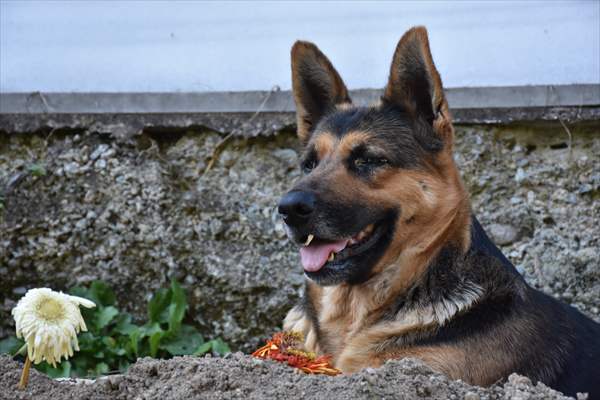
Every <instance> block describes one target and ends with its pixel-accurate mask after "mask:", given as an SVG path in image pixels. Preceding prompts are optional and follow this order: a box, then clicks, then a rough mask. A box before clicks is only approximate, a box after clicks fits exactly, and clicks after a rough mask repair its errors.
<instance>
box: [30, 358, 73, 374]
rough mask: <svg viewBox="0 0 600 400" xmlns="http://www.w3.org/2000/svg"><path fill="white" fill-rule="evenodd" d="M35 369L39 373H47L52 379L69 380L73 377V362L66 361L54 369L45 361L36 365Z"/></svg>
mask: <svg viewBox="0 0 600 400" xmlns="http://www.w3.org/2000/svg"><path fill="white" fill-rule="evenodd" d="M35 368H36V369H37V370H38V371H41V372H43V373H45V374H46V375H48V376H49V377H50V378H52V379H56V378H67V377H69V376H71V362H70V361H66V360H65V361H63V362H61V363H59V364H57V365H56V367H53V366H52V365H50V364H48V363H47V362H45V361H44V362H42V363H40V364H38V365H36V366H35Z"/></svg>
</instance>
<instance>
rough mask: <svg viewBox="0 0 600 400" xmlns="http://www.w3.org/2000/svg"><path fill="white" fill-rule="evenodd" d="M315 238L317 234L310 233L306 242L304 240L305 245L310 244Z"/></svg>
mask: <svg viewBox="0 0 600 400" xmlns="http://www.w3.org/2000/svg"><path fill="white" fill-rule="evenodd" d="M314 238H315V235H308V237H307V238H306V242H304V246H305V247H306V246H308V245H309V244H310V242H312V240H313V239H314Z"/></svg>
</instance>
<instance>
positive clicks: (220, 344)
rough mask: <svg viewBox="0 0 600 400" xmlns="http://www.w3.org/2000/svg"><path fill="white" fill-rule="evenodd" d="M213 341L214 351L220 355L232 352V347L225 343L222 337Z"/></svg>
mask: <svg viewBox="0 0 600 400" xmlns="http://www.w3.org/2000/svg"><path fill="white" fill-rule="evenodd" d="M211 342H212V349H213V351H214V352H215V353H217V354H218V355H220V356H224V355H225V354H227V353H231V349H230V348H229V346H228V345H227V343H225V342H224V341H223V340H221V339H220V338H217V339H213V340H211Z"/></svg>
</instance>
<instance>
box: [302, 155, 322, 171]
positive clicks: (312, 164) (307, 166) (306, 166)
mask: <svg viewBox="0 0 600 400" xmlns="http://www.w3.org/2000/svg"><path fill="white" fill-rule="evenodd" d="M317 164H318V162H317V160H316V159H315V158H309V159H308V160H305V161H304V162H302V165H301V168H302V171H303V172H304V173H305V174H310V172H311V171H312V170H313V169H315V168H316V166H317Z"/></svg>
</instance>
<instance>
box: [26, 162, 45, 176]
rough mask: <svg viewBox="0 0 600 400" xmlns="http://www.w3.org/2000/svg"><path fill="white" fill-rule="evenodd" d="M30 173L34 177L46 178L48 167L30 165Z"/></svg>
mask: <svg viewBox="0 0 600 400" xmlns="http://www.w3.org/2000/svg"><path fill="white" fill-rule="evenodd" d="M28 169H29V173H30V174H31V175H33V176H44V175H46V167H44V165H43V164H30V165H29V168H28Z"/></svg>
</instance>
